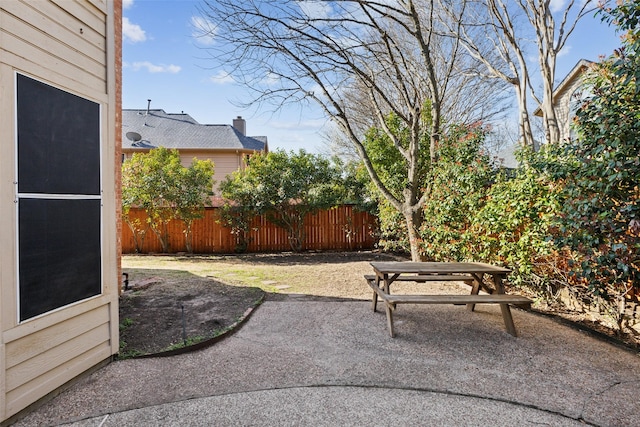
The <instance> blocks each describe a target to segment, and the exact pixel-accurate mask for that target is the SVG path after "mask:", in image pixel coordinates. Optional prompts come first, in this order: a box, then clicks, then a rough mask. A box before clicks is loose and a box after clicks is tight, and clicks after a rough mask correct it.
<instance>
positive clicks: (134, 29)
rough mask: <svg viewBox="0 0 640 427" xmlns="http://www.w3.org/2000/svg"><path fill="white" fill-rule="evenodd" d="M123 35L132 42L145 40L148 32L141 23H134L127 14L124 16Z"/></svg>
mask: <svg viewBox="0 0 640 427" xmlns="http://www.w3.org/2000/svg"><path fill="white" fill-rule="evenodd" d="M122 37H123V38H124V39H125V40H128V41H130V42H131V43H138V42H143V41H145V40H146V39H147V34H146V33H145V32H144V30H143V29H142V28H141V27H140V25H137V24H132V23H131V22H129V18H127V17H126V16H125V17H123V18H122Z"/></svg>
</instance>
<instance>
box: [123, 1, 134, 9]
mask: <svg viewBox="0 0 640 427" xmlns="http://www.w3.org/2000/svg"><path fill="white" fill-rule="evenodd" d="M131 6H133V0H123V1H122V8H123V9H129V8H130V7H131Z"/></svg>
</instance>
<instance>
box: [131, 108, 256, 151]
mask: <svg viewBox="0 0 640 427" xmlns="http://www.w3.org/2000/svg"><path fill="white" fill-rule="evenodd" d="M156 147H165V148H177V149H197V150H202V149H205V150H245V151H263V150H266V149H267V137H266V136H257V137H251V136H246V135H243V134H242V132H240V131H239V130H238V129H236V128H234V127H233V126H232V125H207V124H200V123H198V122H197V121H196V120H195V119H194V118H193V117H191V116H190V115H188V114H184V113H180V114H173V113H166V112H165V111H164V110H158V109H154V110H146V109H144V110H122V148H125V149H150V148H156Z"/></svg>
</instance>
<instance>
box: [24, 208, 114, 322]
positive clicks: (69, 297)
mask: <svg viewBox="0 0 640 427" xmlns="http://www.w3.org/2000/svg"><path fill="white" fill-rule="evenodd" d="M18 209H19V212H20V220H19V222H20V224H19V228H18V232H19V233H20V238H19V244H20V251H19V256H20V271H19V273H20V320H25V319H29V318H31V317H34V316H37V315H39V314H43V313H46V312H48V311H50V310H54V309H56V308H59V307H63V306H65V305H67V304H71V303H73V302H76V301H80V300H83V299H85V298H88V297H91V296H94V295H99V294H100V292H101V285H100V283H101V255H100V200H52V199H21V200H20V202H19V207H18Z"/></svg>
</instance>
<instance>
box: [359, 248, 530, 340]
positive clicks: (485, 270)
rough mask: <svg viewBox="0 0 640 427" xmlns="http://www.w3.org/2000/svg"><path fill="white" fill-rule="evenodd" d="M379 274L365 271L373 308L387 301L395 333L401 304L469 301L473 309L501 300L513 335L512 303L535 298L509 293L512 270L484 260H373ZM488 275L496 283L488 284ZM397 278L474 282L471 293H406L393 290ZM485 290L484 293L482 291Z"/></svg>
mask: <svg viewBox="0 0 640 427" xmlns="http://www.w3.org/2000/svg"><path fill="white" fill-rule="evenodd" d="M371 266H372V267H373V271H374V273H375V275H365V279H366V280H367V283H368V284H369V286H371V288H372V289H373V300H372V308H373V311H376V307H377V303H378V298H380V299H381V300H382V301H383V302H384V303H385V310H386V314H387V326H388V328H389V334H390V335H391V336H392V337H393V336H394V330H393V311H394V310H395V309H396V305H397V304H456V305H458V304H465V305H466V306H467V309H468V310H469V311H473V310H474V308H475V305H476V304H499V305H500V310H501V312H502V318H503V319H504V324H505V327H506V329H507V332H509V333H510V334H511V335H513V336H517V331H516V328H515V325H514V323H513V317H512V316H511V310H510V308H509V305H510V304H511V305H517V306H521V307H530V306H531V303H532V301H531V300H529V299H528V298H525V297H522V296H519V295H507V294H506V293H505V289H504V283H503V281H504V280H505V278H506V276H507V275H508V274H509V273H510V272H511V270H509V269H507V268H503V267H497V266H494V265H490V264H484V263H480V262H408V261H400V262H395V261H392V262H372V263H371ZM485 275H487V276H488V278H489V281H490V282H491V283H492V284H493V287H490V286H487V284H486V283H485V281H484V276H485ZM396 281H406V282H408V281H411V282H418V283H426V282H434V281H436V282H442V281H459V282H464V283H466V284H468V285H470V286H471V293H470V294H469V295H459V294H455V295H453V294H446V295H422V294H421V295H406V294H391V284H392V283H393V282H396ZM481 290H483V291H484V293H482V294H480V291H481Z"/></svg>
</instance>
